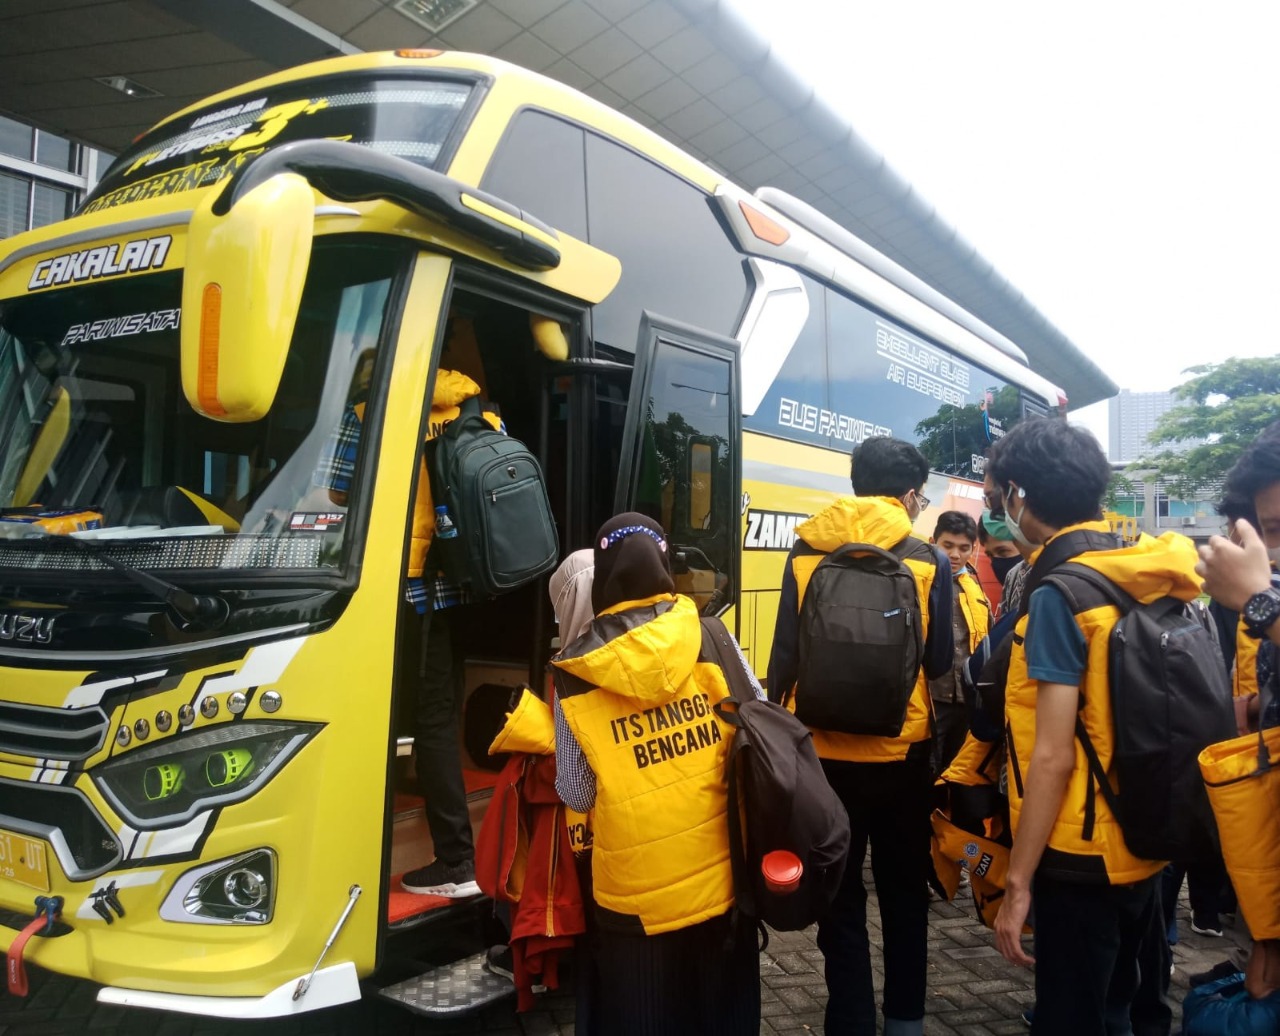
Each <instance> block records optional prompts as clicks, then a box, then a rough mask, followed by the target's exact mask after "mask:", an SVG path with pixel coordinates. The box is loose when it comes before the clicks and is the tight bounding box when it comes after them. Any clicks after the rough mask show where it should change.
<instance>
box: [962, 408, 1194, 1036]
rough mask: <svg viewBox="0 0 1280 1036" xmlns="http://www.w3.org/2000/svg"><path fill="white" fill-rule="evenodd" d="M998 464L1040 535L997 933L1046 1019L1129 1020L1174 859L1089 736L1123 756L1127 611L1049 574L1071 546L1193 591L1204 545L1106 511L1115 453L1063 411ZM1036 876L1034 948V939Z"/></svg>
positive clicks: (1117, 569)
mask: <svg viewBox="0 0 1280 1036" xmlns="http://www.w3.org/2000/svg"><path fill="white" fill-rule="evenodd" d="M987 471H988V472H989V474H990V476H991V481H992V484H993V485H994V486H995V487H997V489H998V492H999V495H1000V500H999V503H1001V504H1002V505H1003V511H1004V520H1005V523H1006V524H1007V525H1008V527H1009V530H1010V532H1012V533H1013V535H1014V538H1015V539H1016V540H1017V541H1019V542H1020V543H1022V544H1023V545H1024V546H1030V547H1032V548H1035V549H1036V562H1035V564H1033V566H1032V569H1031V572H1030V574H1029V575H1028V582H1027V587H1026V591H1025V596H1024V600H1023V602H1022V611H1023V613H1024V614H1023V615H1022V616H1021V618H1020V619H1019V620H1018V625H1017V636H1016V637H1015V639H1014V642H1013V645H1012V651H1011V656H1010V664H1009V676H1008V682H1007V685H1006V695H1005V717H1006V722H1007V748H1008V761H1009V781H1008V792H1009V807H1010V821H1011V828H1012V831H1013V849H1012V852H1011V854H1010V860H1009V869H1008V876H1007V884H1006V892H1005V898H1004V901H1003V903H1002V905H1001V907H1000V912H999V915H998V916H997V918H996V925H995V928H996V944H997V947H998V949H999V950H1000V952H1001V954H1002V955H1003V956H1004V957H1005V958H1006V959H1008V960H1009V961H1011V962H1012V963H1015V964H1022V965H1030V964H1033V963H1034V964H1035V965H1036V972H1035V979H1036V1011H1035V1016H1034V1020H1033V1023H1032V1032H1033V1033H1036V1034H1052V1033H1063V1034H1067V1033H1070V1034H1082V1033H1097V1034H1102V1033H1106V1032H1121V1031H1126V1030H1127V1028H1128V1026H1129V1024H1130V1022H1129V1015H1130V1008H1131V1006H1133V1005H1134V1002H1135V997H1136V996H1137V994H1138V979H1139V975H1140V968H1139V957H1140V954H1142V953H1143V951H1144V946H1145V945H1146V944H1147V943H1148V942H1149V941H1150V939H1149V936H1150V933H1151V932H1153V931H1160V930H1161V929H1162V927H1163V926H1162V925H1161V923H1160V921H1161V914H1160V908H1159V900H1158V887H1159V874H1160V872H1161V870H1162V869H1163V867H1164V864H1165V862H1166V861H1163V860H1144V859H1140V858H1138V857H1135V856H1134V855H1133V854H1132V853H1130V852H1129V850H1128V847H1127V846H1126V845H1125V841H1124V838H1123V836H1122V834H1121V831H1120V827H1119V823H1118V822H1117V820H1116V818H1115V816H1114V814H1113V813H1112V812H1111V810H1110V807H1109V806H1108V803H1107V801H1106V798H1105V797H1104V796H1102V795H1101V794H1099V793H1098V792H1097V788H1096V785H1095V784H1094V783H1093V782H1092V780H1091V777H1090V769H1089V763H1088V762H1087V760H1086V758H1085V755H1084V753H1083V751H1082V750H1081V749H1080V747H1079V744H1078V742H1077V724H1080V725H1082V726H1083V728H1084V730H1085V731H1086V732H1087V734H1088V737H1089V739H1090V741H1091V742H1092V744H1093V746H1094V748H1095V749H1096V751H1097V755H1098V758H1099V761H1100V765H1101V767H1102V769H1103V770H1104V771H1106V770H1109V769H1110V760H1111V755H1112V746H1113V731H1112V720H1111V702H1110V695H1109V686H1108V674H1107V661H1106V660H1107V643H1108V640H1109V637H1110V634H1111V630H1112V629H1113V627H1114V625H1115V623H1116V621H1117V619H1118V618H1119V611H1118V609H1116V608H1115V607H1113V606H1110V605H1102V606H1099V607H1093V608H1091V609H1089V610H1084V611H1080V612H1079V613H1077V612H1076V610H1075V609H1073V607H1072V605H1071V603H1070V602H1069V601H1068V599H1067V597H1066V596H1065V595H1064V593H1063V592H1062V591H1061V590H1060V589H1059V588H1058V587H1057V586H1056V585H1053V584H1050V583H1042V582H1041V580H1042V578H1043V576H1044V575H1045V573H1046V572H1047V571H1048V570H1050V569H1051V568H1052V567H1053V566H1054V565H1056V564H1060V563H1062V562H1064V561H1067V560H1071V561H1073V562H1075V563H1076V564H1079V565H1084V566H1087V567H1089V568H1091V569H1093V570H1095V571H1096V572H1098V573H1099V574H1100V575H1102V576H1104V577H1105V578H1106V579H1108V580H1110V581H1111V582H1112V583H1114V584H1116V585H1117V586H1119V587H1120V588H1121V589H1123V590H1124V591H1125V592H1126V593H1128V594H1129V595H1130V596H1132V597H1134V598H1135V599H1137V600H1139V601H1144V602H1145V601H1152V600H1156V599H1158V598H1161V597H1166V596H1173V597H1176V598H1178V599H1181V600H1184V601H1191V600H1194V599H1195V597H1196V596H1197V595H1198V593H1199V591H1200V585H1199V580H1198V579H1197V578H1196V574H1195V562H1196V556H1195V548H1194V546H1193V545H1192V544H1191V541H1190V540H1188V539H1186V537H1184V536H1179V535H1177V534H1175V533H1167V534H1165V535H1164V536H1161V537H1160V538H1159V539H1153V538H1152V537H1149V536H1143V537H1140V538H1139V540H1138V541H1137V542H1136V543H1134V544H1132V545H1129V546H1126V545H1123V544H1121V543H1120V542H1119V541H1118V540H1117V539H1116V538H1115V537H1114V536H1112V535H1111V533H1110V529H1109V526H1108V525H1107V523H1106V522H1104V521H1102V520H1101V504H1102V499H1103V495H1104V494H1105V492H1106V487H1107V483H1108V481H1109V480H1110V476H1111V470H1110V467H1109V465H1108V463H1107V459H1106V456H1105V455H1104V454H1103V452H1102V449H1101V448H1100V447H1099V446H1098V443H1097V440H1096V439H1094V438H1093V436H1092V435H1091V434H1090V433H1089V432H1087V431H1086V430H1084V429H1082V428H1078V427H1075V426H1072V425H1070V424H1068V423H1067V422H1066V421H1063V420H1061V419H1055V418H1043V419H1027V420H1024V421H1023V422H1022V423H1020V424H1019V425H1017V426H1016V427H1014V428H1013V429H1012V430H1010V432H1009V433H1008V434H1007V435H1006V436H1004V438H1002V439H1001V440H1000V441H999V442H997V443H996V444H995V445H994V446H993V447H992V450H991V455H990V457H989V458H988V465H987ZM1055 543H1056V545H1055ZM1033 888H1034V896H1035V959H1034V960H1033V959H1032V958H1031V957H1030V956H1029V955H1028V954H1027V953H1026V952H1025V951H1024V949H1023V946H1022V941H1021V937H1022V929H1023V924H1024V922H1025V921H1026V920H1027V915H1028V910H1029V908H1030V905H1031V899H1032V890H1033ZM1165 952H1166V953H1167V949H1166V951H1165ZM1165 966H1166V968H1167V964H1166V965H1165ZM1148 970H1150V969H1148ZM1156 1006H1158V1005H1156Z"/></svg>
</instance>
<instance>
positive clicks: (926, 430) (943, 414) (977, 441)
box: [916, 385, 1021, 479]
mask: <svg viewBox="0 0 1280 1036" xmlns="http://www.w3.org/2000/svg"><path fill="white" fill-rule="evenodd" d="M1020 409H1021V405H1020V402H1019V398H1018V388H1017V386H1016V385H1006V386H1004V387H1003V388H1001V389H999V390H998V391H996V392H993V393H992V398H991V400H990V402H989V403H988V410H989V411H990V416H991V418H992V419H993V421H994V423H995V425H996V426H997V428H998V429H999V432H996V433H995V434H994V437H995V438H999V437H1000V434H1001V433H1003V432H1005V431H1008V430H1009V428H1010V427H1012V426H1013V423H1014V422H1015V421H1016V420H1017V419H1018V414H1019V412H1020ZM991 440H992V435H990V434H988V432H987V427H986V423H985V422H984V421H983V419H982V404H981V403H970V404H969V405H968V406H964V407H958V406H955V405H954V404H952V403H944V404H942V406H940V407H939V408H938V412H937V413H936V414H932V415H931V416H929V417H926V418H925V419H924V420H922V421H920V422H919V423H918V424H917V425H916V446H917V448H918V449H919V450H920V452H921V453H923V454H924V455H925V458H926V459H927V460H928V461H929V467H931V468H932V469H933V470H934V471H939V472H941V473H942V474H944V475H957V476H959V477H961V478H977V479H981V478H982V475H981V474H978V473H977V472H975V471H974V470H973V467H972V462H973V458H974V457H985V456H986V453H987V448H988V447H989V446H990V445H991Z"/></svg>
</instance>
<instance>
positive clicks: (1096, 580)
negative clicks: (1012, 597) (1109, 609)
mask: <svg viewBox="0 0 1280 1036" xmlns="http://www.w3.org/2000/svg"><path fill="white" fill-rule="evenodd" d="M1041 585H1049V586H1053V587H1056V588H1057V589H1058V591H1059V592H1061V594H1062V596H1063V597H1065V598H1066V599H1067V603H1068V604H1069V605H1071V610H1072V611H1073V612H1074V613H1075V614H1077V615H1079V614H1080V613H1081V612H1087V611H1091V610H1092V609H1094V608H1097V607H1100V606H1101V605H1104V604H1113V605H1115V606H1116V607H1117V608H1119V609H1120V612H1121V614H1122V615H1127V614H1128V613H1129V611H1130V610H1131V609H1132V608H1133V607H1134V606H1135V605H1136V604H1137V603H1138V602H1137V601H1135V600H1134V599H1133V598H1132V597H1131V596H1130V595H1129V594H1127V593H1126V592H1125V591H1124V590H1123V589H1121V588H1120V587H1119V586H1117V585H1116V584H1115V583H1114V582H1112V581H1111V580H1110V579H1108V578H1107V577H1106V576H1104V575H1103V574H1102V573H1101V572H1099V571H1098V570H1097V569H1093V568H1090V567H1089V566H1088V565H1082V564H1080V563H1079V562H1075V561H1069V562H1067V564H1065V565H1063V566H1061V567H1060V568H1058V569H1055V570H1054V571H1053V572H1052V573H1050V574H1048V575H1046V576H1045V578H1044V579H1043V580H1042V582H1041Z"/></svg>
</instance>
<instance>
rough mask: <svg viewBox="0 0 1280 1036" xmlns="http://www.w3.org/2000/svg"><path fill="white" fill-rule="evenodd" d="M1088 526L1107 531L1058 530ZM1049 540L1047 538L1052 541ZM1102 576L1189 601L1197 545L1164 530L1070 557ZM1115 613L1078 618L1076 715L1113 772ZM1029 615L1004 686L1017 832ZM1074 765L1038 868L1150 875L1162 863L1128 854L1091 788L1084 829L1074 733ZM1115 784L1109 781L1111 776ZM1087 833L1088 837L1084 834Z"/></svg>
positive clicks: (1079, 752) (1126, 880) (1085, 780)
mask: <svg viewBox="0 0 1280 1036" xmlns="http://www.w3.org/2000/svg"><path fill="white" fill-rule="evenodd" d="M1077 529H1087V530H1091V531H1094V532H1103V533H1105V532H1108V531H1109V526H1108V525H1107V523H1106V522H1085V523H1082V524H1080V525H1073V526H1069V527H1068V528H1066V529H1062V530H1060V531H1059V532H1058V533H1057V535H1059V536H1060V535H1062V534H1064V533H1067V532H1072V531H1075V530H1077ZM1050 542H1052V540H1050ZM1071 560H1072V561H1073V562H1074V563H1077V564H1081V565H1087V566H1088V567H1089V568H1092V569H1094V570H1095V571H1097V572H1099V573H1100V574H1102V575H1104V576H1106V577H1107V578H1108V579H1110V580H1111V581H1112V582H1113V583H1115V584H1116V585H1117V586H1119V587H1120V588H1121V589H1123V590H1124V591H1125V592H1127V593H1128V594H1129V595H1130V596H1132V597H1133V598H1134V599H1135V600H1137V601H1139V602H1140V603H1143V604H1149V603H1150V602H1152V601H1155V600H1158V599H1159V598H1161V597H1167V596H1172V597H1176V598H1178V599H1179V600H1183V601H1191V600H1194V599H1195V597H1196V596H1197V595H1198V594H1199V593H1200V581H1199V580H1198V579H1197V578H1196V574H1195V565H1196V561H1197V556H1196V549H1195V546H1194V545H1193V544H1192V542H1191V541H1190V540H1189V539H1187V538H1186V537H1185V536H1180V535H1178V534H1177V533H1172V532H1169V533H1165V534H1164V535H1163V536H1161V537H1160V538H1159V539H1155V538H1152V537H1151V536H1146V535H1143V536H1141V537H1139V539H1138V541H1137V543H1134V544H1132V545H1130V546H1125V547H1118V548H1116V549H1115V550H1101V551H1088V552H1086V553H1084V554H1079V555H1077V556H1076V557H1074V558H1072V559H1071ZM1119 618H1120V611H1119V609H1118V608H1116V607H1115V606H1114V605H1112V604H1101V605H1099V606H1098V607H1094V608H1090V609H1088V610H1086V611H1082V612H1080V613H1078V614H1077V615H1076V616H1075V620H1076V624H1077V625H1078V626H1079V627H1080V632H1081V633H1082V634H1083V635H1084V639H1085V644H1086V645H1087V650H1088V655H1087V662H1086V669H1085V674H1084V679H1083V681H1082V683H1081V687H1080V702H1081V704H1080V711H1079V716H1080V719H1081V720H1082V721H1083V723H1084V727H1085V730H1086V732H1087V733H1088V735H1089V739H1090V740H1091V741H1092V742H1093V745H1094V748H1095V749H1096V750H1097V753H1098V758H1099V760H1100V762H1101V763H1102V767H1103V769H1104V770H1106V771H1108V772H1110V769H1111V754H1112V748H1113V740H1112V723H1111V699H1110V694H1109V687H1108V681H1107V658H1108V642H1109V640H1110V634H1111V630H1112V627H1114V626H1115V624H1116V621H1117V620H1118V619H1119ZM1027 619H1028V616H1026V615H1024V616H1023V617H1022V618H1021V619H1020V620H1019V621H1018V625H1017V627H1016V628H1015V631H1014V642H1013V653H1012V656H1011V658H1010V661H1009V678H1008V685H1007V687H1006V691H1005V718H1006V721H1007V731H1006V733H1007V745H1008V759H1009V817H1010V823H1011V826H1012V828H1013V832H1014V837H1015V839H1016V837H1017V831H1018V820H1019V817H1020V815H1021V811H1022V795H1023V782H1024V781H1025V778H1026V767H1027V764H1028V763H1029V761H1030V759H1031V750H1032V748H1033V747H1034V745H1035V737H1036V711H1035V710H1036V695H1037V692H1038V690H1039V681H1038V680H1033V679H1031V678H1029V677H1028V675H1027V658H1026V650H1025V647H1024V646H1023V637H1024V636H1025V635H1026V629H1027ZM1075 752H1076V763H1075V768H1074V769H1073V770H1072V772H1071V779H1070V781H1069V783H1068V785H1067V791H1066V794H1065V795H1064V796H1063V799H1062V805H1061V807H1060V809H1059V810H1058V817H1057V820H1056V821H1055V822H1054V825H1053V830H1052V831H1051V832H1050V834H1049V843H1048V846H1047V847H1046V849H1045V854H1044V857H1043V858H1042V860H1041V864H1040V867H1041V869H1042V870H1043V871H1044V872H1045V873H1047V874H1050V875H1052V876H1053V877H1057V878H1062V879H1067V880H1072V879H1074V880H1080V881H1098V882H1108V883H1110V884H1112V885H1127V884H1131V883H1133V882H1135V881H1141V880H1142V879H1143V878H1146V877H1149V876H1150V875H1152V874H1155V873H1156V872H1157V871H1159V870H1160V869H1161V868H1162V867H1163V866H1164V861H1156V860H1142V859H1139V858H1138V857H1136V856H1134V855H1133V854H1132V853H1130V852H1129V850H1128V847H1127V846H1126V845H1125V843H1124V838H1123V837H1122V835H1121V833H1120V826H1119V823H1118V822H1117V821H1116V819H1115V816H1114V815H1113V814H1112V812H1111V810H1110V808H1109V807H1108V806H1107V803H1106V800H1105V799H1104V798H1103V796H1102V794H1101V793H1099V792H1098V791H1097V790H1096V789H1093V790H1094V795H1093V798H1094V802H1093V809H1094V810H1095V811H1096V812H1095V814H1094V823H1093V830H1092V831H1091V832H1090V831H1088V830H1087V825H1086V800H1087V796H1088V791H1089V788H1090V787H1091V785H1090V782H1089V777H1088V773H1089V763H1088V760H1087V758H1086V757H1085V753H1084V748H1083V746H1082V745H1081V744H1080V741H1079V739H1077V740H1076V743H1075ZM1113 784H1114V782H1113ZM1086 836H1088V837H1086Z"/></svg>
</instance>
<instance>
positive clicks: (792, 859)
mask: <svg viewBox="0 0 1280 1036" xmlns="http://www.w3.org/2000/svg"><path fill="white" fill-rule="evenodd" d="M760 872H761V873H762V874H763V875H764V886H765V888H767V889H768V890H769V891H770V892H772V893H774V894H775V895H780V896H785V895H789V894H790V893H792V892H794V891H795V890H796V889H798V888H799V887H800V879H801V878H803V877H804V864H803V863H801V862H800V857H799V856H797V855H796V854H795V853H793V852H791V851H790V850H789V849H774V850H773V852H768V853H765V854H764V856H763V857H762V858H761V860H760Z"/></svg>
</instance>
